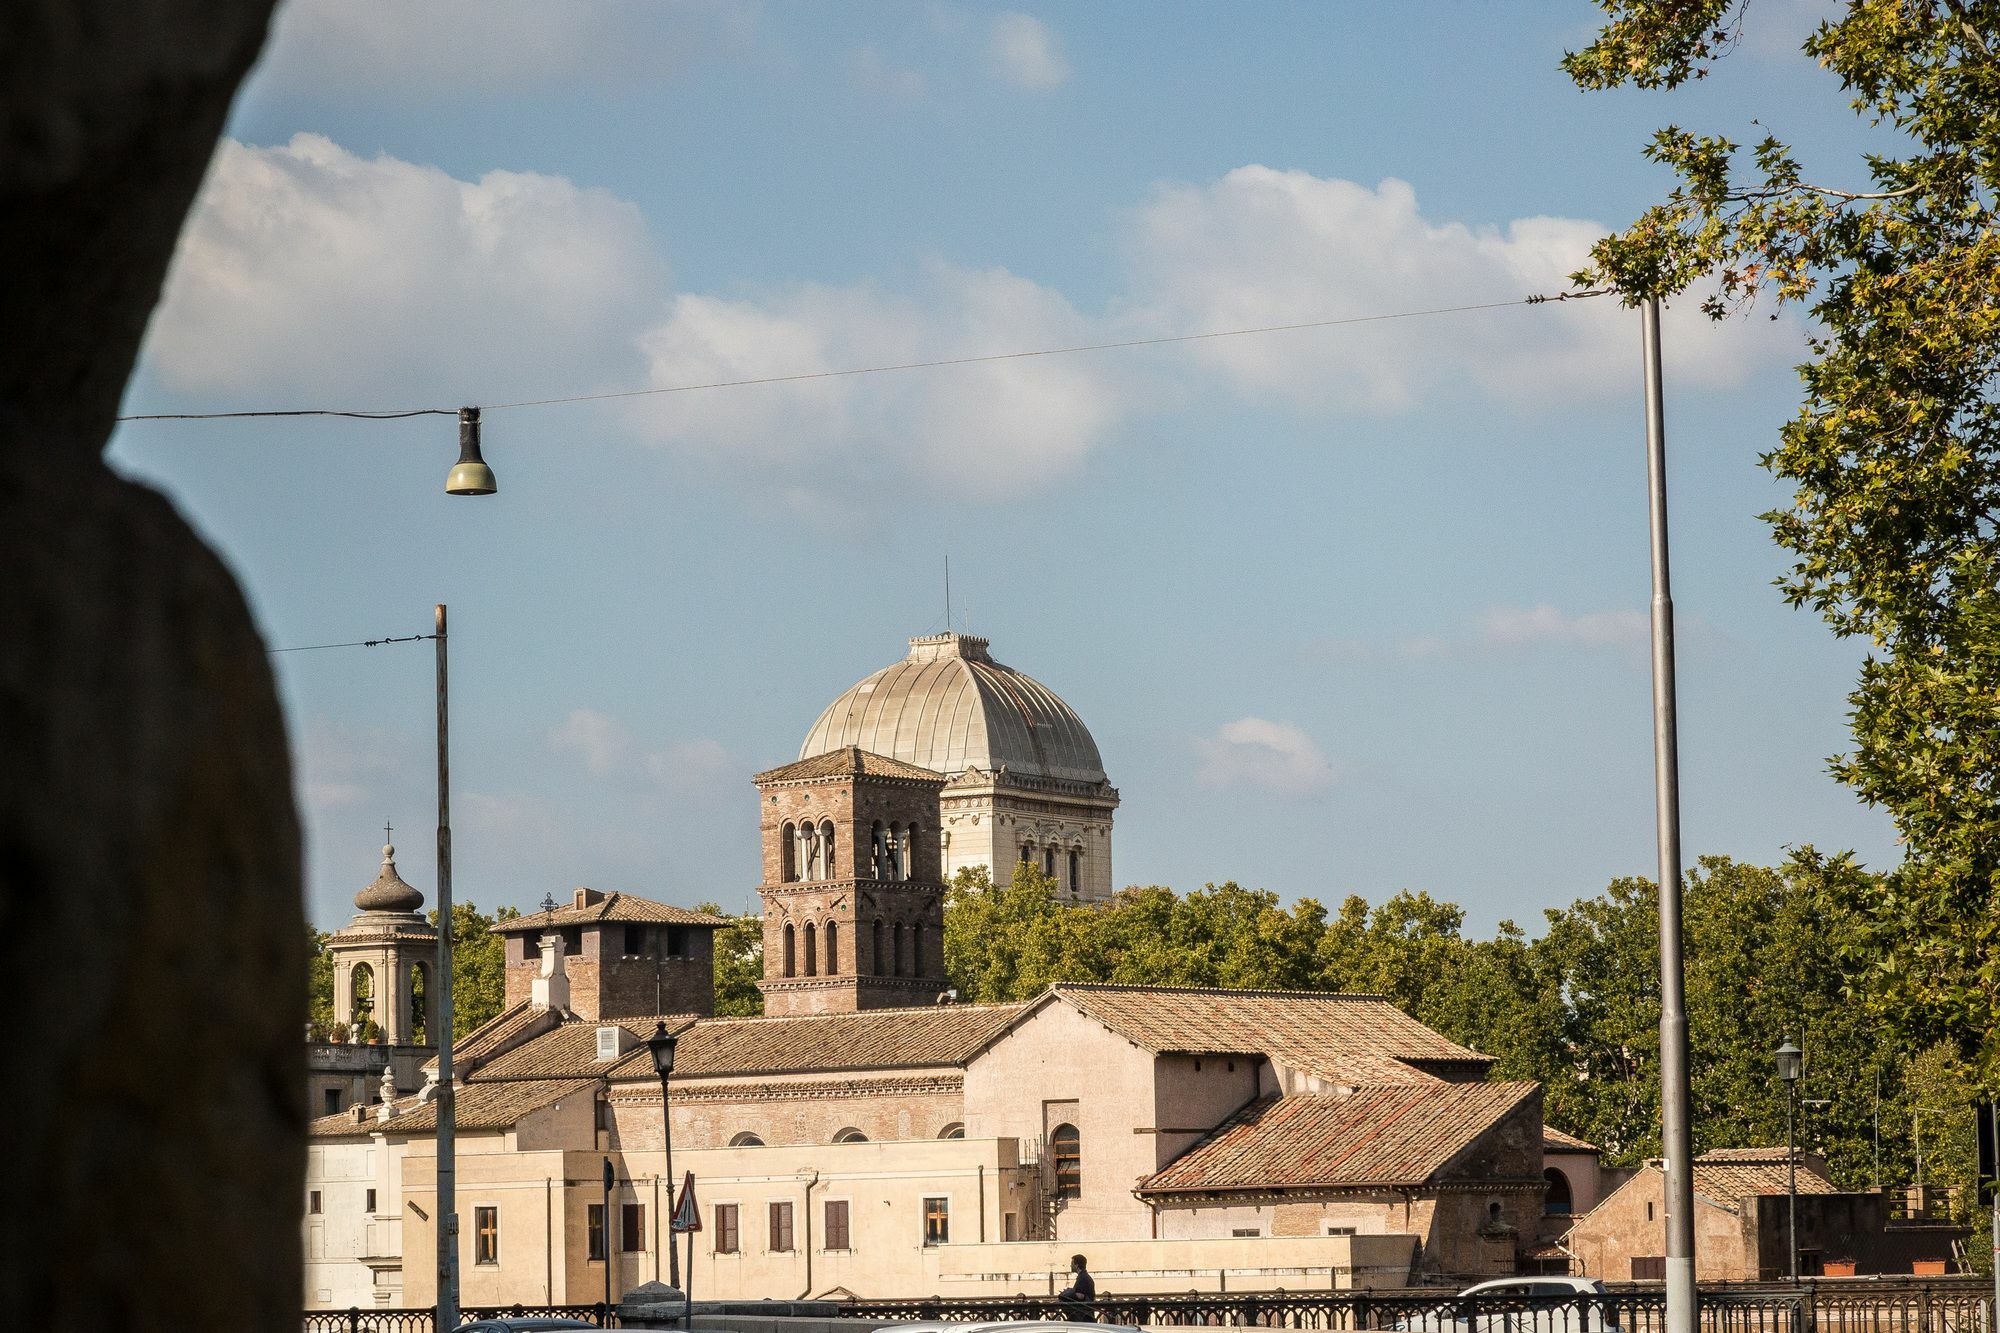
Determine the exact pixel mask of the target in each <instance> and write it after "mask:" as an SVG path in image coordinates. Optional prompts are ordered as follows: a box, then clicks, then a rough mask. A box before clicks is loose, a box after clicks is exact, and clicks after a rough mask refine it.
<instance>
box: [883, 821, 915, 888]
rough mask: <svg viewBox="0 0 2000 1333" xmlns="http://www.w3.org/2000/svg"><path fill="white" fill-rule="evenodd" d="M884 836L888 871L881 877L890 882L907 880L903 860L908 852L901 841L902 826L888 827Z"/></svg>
mask: <svg viewBox="0 0 2000 1333" xmlns="http://www.w3.org/2000/svg"><path fill="white" fill-rule="evenodd" d="M885 836H886V837H887V838H888V848H889V859H888V863H887V864H888V867H889V869H888V871H887V872H886V873H885V874H884V876H883V877H884V878H885V879H890V880H901V879H907V878H909V875H908V872H907V869H906V864H905V861H904V859H903V858H904V853H905V852H906V851H907V850H908V848H907V844H905V843H904V841H903V826H902V825H901V824H891V825H889V829H888V832H887V834H886V835H885Z"/></svg>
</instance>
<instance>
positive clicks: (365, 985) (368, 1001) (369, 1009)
mask: <svg viewBox="0 0 2000 1333" xmlns="http://www.w3.org/2000/svg"><path fill="white" fill-rule="evenodd" d="M349 984H350V985H351V986H352V987H353V992H354V1007H353V1009H352V1010H351V1011H350V1012H349V1013H348V1015H347V1024H348V1026H349V1027H354V1028H358V1027H360V1026H361V1025H362V1024H363V1023H366V1022H368V1021H369V1019H371V1018H372V1017H374V1014H375V969H374V968H372V967H370V966H368V964H366V963H356V964H355V965H354V976H353V980H352V981H351V982H350V983H349ZM355 1036H356V1037H357V1038H359V1037H361V1036H362V1034H361V1033H358V1032H357V1033H356V1034H355Z"/></svg>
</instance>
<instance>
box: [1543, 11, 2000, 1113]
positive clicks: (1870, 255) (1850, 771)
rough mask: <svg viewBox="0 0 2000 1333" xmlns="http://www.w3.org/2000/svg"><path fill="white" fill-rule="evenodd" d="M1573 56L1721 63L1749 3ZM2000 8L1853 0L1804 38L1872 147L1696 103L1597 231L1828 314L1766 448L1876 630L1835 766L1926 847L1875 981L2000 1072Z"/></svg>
mask: <svg viewBox="0 0 2000 1333" xmlns="http://www.w3.org/2000/svg"><path fill="white" fill-rule="evenodd" d="M1599 3H1600V6H1601V7H1602V8H1603V9H1604V10H1605V11H1606V16H1607V17H1606V22H1605V24H1604V26H1603V28H1602V30H1601V31H1600V33H1599V34H1598V37H1597V39H1596V40H1595V41H1594V42H1592V43H1591V44H1590V45H1589V46H1587V47H1585V48H1584V49H1583V50H1581V51H1577V52H1573V53H1571V54H1570V55H1569V56H1567V57H1566V58H1565V60H1564V62H1563V65H1564V68H1565V69H1566V70H1567V71H1568V72H1569V74H1570V75H1571V77H1572V78H1573V79H1574V80H1575V81H1576V82H1577V83H1578V84H1579V85H1580V86H1582V87H1584V88H1586V89H1604V88H1614V87H1617V86H1619V85H1622V84H1631V85H1634V86H1636V87H1640V88H1656V89H1671V88H1674V87H1676V86H1678V85H1680V84H1682V83H1684V82H1686V81H1687V80H1690V79H1698V78H1702V77H1704V76H1705V75H1707V74H1708V73H1709V72H1710V70H1711V69H1712V68H1713V67H1714V65H1715V63H1716V62H1717V61H1718V60H1720V59H1723V58H1725V57H1726V56H1727V54H1728V52H1729V51H1730V49H1731V48H1732V47H1733V46H1734V45H1735V43H1736V40H1737V38H1738V37H1739V36H1740V34H1741V30H1742V29H1741V24H1742V20H1743V17H1744V10H1745V8H1746V5H1747V0H1693V2H1690V0H1599ZM1997 50H2000V6H1996V5H1995V4H1993V3H1991V0H1848V2H1847V3H1846V4H1844V5H1842V6H1840V7H1839V9H1838V10H1837V11H1836V12H1835V13H1834V15H1833V16H1832V17H1831V18H1829V19H1827V20H1826V21H1824V22H1822V23H1821V24H1820V25H1819V26H1818V27H1817V29H1816V30H1815V31H1814V32H1813V34H1812V36H1811V37H1810V38H1808V39H1807V40H1806V42H1805V44H1804V47H1803V54H1804V55H1805V56H1806V57H1807V58H1809V59H1811V60H1813V61H1816V62H1817V63H1818V64H1819V65H1821V66H1823V67H1824V68H1826V69H1827V70H1830V71H1831V72H1832V73H1833V74H1834V75H1835V76H1836V77H1837V78H1838V80H1839V82H1840V85H1841V87H1842V89H1843V90H1844V92H1845V94H1846V96H1847V99H1848V108H1849V109H1850V110H1851V111H1852V113H1853V114H1854V115H1856V116H1858V117H1859V118H1860V119H1861V121H1862V122H1863V125H1864V129H1863V133H1864V135H1865V136H1867V138H1868V140H1869V141H1870V144H1871V147H1872V149H1873V151H1868V152H1865V153H1862V154H1860V155H1859V156H1858V157H1857V159H1856V160H1855V161H1853V162H1852V163H1851V164H1850V166H1849V169H1848V170H1849V175H1848V176H1847V177H1846V178H1842V179H1823V180H1814V179H1808V178H1807V175H1806V172H1805V170H1804V168H1803V167H1802V165H1801V164H1800V162H1799V160H1798V158H1797V156H1796V155H1795V154H1794V153H1793V151H1792V150H1791V149H1790V147H1788V145H1787V144H1786V143H1785V142H1784V141H1783V140H1782V139H1781V138H1780V137H1779V129H1781V128H1782V127H1778V128H1777V129H1761V130H1759V131H1758V134H1759V137H1758V139H1757V142H1756V143H1755V144H1754V145H1752V146H1751V147H1749V148H1748V149H1747V150H1746V149H1745V148H1744V147H1743V146H1742V145H1740V144H1739V143H1737V142H1736V141H1734V140H1732V139H1731V138H1729V137H1728V136H1727V135H1726V134H1702V133H1696V132H1694V131H1691V130H1687V129H1683V128H1681V127H1679V126H1669V127H1667V128H1665V129H1662V130H1660V131H1659V133H1658V134H1656V135H1655V136H1654V138H1653V141H1652V143H1651V145H1650V146H1649V147H1648V148H1647V149H1646V153H1647V155H1648V156H1649V157H1651V158H1652V159H1653V160H1654V161H1656V162H1659V163H1661V164H1663V165H1665V166H1667V167H1668V168H1670V169H1671V170H1672V171H1673V173H1674V174H1675V176H1676V177H1677V184H1676V185H1675V186H1674V187H1673V188H1672V189H1671V191H1670V192H1669V193H1668V194H1667V195H1666V197H1665V198H1664V199H1663V200H1662V201H1661V202H1660V203H1658V204H1656V205H1655V206H1653V207H1651V208H1649V209H1647V210H1646V211H1645V212H1644V213H1642V214H1641V215H1640V216H1639V217H1638V219H1636V220H1635V221H1634V222H1633V223H1632V225H1631V226H1629V227H1627V228H1625V229H1624V230H1622V231H1620V232H1618V233H1616V234H1614V235H1611V236H1608V237H1606V238H1605V239H1603V240H1602V241H1600V242H1599V243H1598V245H1597V246H1596V247H1595V249H1594V250H1593V251H1592V253H1591V262H1590V265H1589V267H1588V268H1587V269H1585V270H1584V271H1583V272H1581V273H1579V274H1577V275H1576V277H1577V281H1578V282H1580V283H1586V284H1592V285H1598V284H1602V285H1608V286H1610V287H1612V288H1614V289H1616V290H1617V291H1618V292H1620V293H1622V294H1623V295H1624V296H1625V297H1626V298H1627V299H1628V300H1634V301H1636V300H1640V299H1644V298H1662V299H1665V298H1672V297H1676V296H1679V295H1682V294H1683V293H1692V294H1693V296H1694V297H1696V298H1698V299H1699V300H1700V301H1701V303H1702V306H1703V309H1704V310H1706V311H1707V313H1708V314H1709V315H1710V316H1712V317H1714V318H1717V319H1721V318H1725V317H1727V316H1730V315H1732V314H1736V313H1740V312H1743V311H1745V310H1747V309H1748V308H1750V307H1751V306H1753V305H1754V304H1755V303H1757V302H1758V301H1759V300H1760V299H1761V300H1767V301H1769V302H1771V303H1773V304H1776V305H1784V304H1787V303H1798V304H1799V305H1801V306H1802V307H1803V308H1804V309H1805V310H1806V312H1807V314H1808V316H1809V320H1810V341H1809V344H1808V349H1807V350H1808V359H1807V361H1806V362H1805V364H1803V365H1802V366H1800V367H1799V374H1800V377H1801V380H1802V382H1803V389H1804V394H1803V399H1802V402H1801V405H1800V407H1799V410H1798V412H1797V414H1796V415H1795V416H1794V417H1793V418H1792V419H1791V420H1790V421H1788V422H1786V423H1784V425H1783V426H1782V427H1781V428H1780V429H1779V430H1778V431H1777V439H1776V443H1775V445H1774V447H1773V448H1772V449H1771V450H1770V451H1769V452H1768V453H1767V454H1765V455H1764V457H1763V462H1764V465H1765V466H1766V467H1768V468H1769V469H1770V470H1771V471H1772V472H1773V473H1775V474H1776V475H1777V476H1778V477H1780V478H1782V479H1783V480H1785V481H1787V482H1789V483H1790V484H1791V485H1792V486H1793V487H1794V493H1793V500H1792V505H1791V507H1790V508H1788V509H1785V510H1781V511H1778V512H1776V513H1772V514H1770V515H1767V516H1766V517H1767V518H1768V520H1769V522H1770V523H1771V525H1772V529H1773V531H1774V533H1775V535H1776V538H1777V541H1778V543H1779V545H1780V546H1781V547H1783V549H1785V550H1786V551H1787V552H1788V553H1789V554H1790V555H1791V557H1792V566H1791V569H1790V571H1789V572H1788V574H1787V575H1786V576H1785V577H1784V579H1782V580H1781V582H1780V586H1781V588H1782V589H1783V591H1784V594H1785V596H1786V597H1787V598H1788V599H1789V600H1790V601H1791V602H1792V603H1793V604H1794V605H1797V606H1804V607H1810V608H1812V609H1813V610H1815V611H1817V612H1818V613H1819V614H1820V615H1821V616H1823V617H1824V618H1825V619H1826V621H1827V623H1828V624H1829V625H1831V626H1832V628H1833V630H1834V632H1835V633H1836V634H1838V635H1842V636H1846V637H1853V638H1857V639H1860V640H1861V641H1863V642H1864V643H1866V644H1868V645H1869V648H1870V652H1869V655H1868V658H1867V660H1866V662H1865V664H1864V665H1863V667H1862V669H1861V673H1860V678H1859V680H1858V682H1857V684H1856V686H1855V689H1854V692H1853V694H1852V696H1851V703H1852V705H1853V708H1852V728H1851V730H1852V740H1853V746H1852V750H1851V751H1850V753H1848V754H1847V755H1845V756H1842V757H1841V758H1839V759H1837V760H1835V761H1834V765H1833V768H1834V772H1835V774H1836V775H1837V776H1838V777H1839V778H1840V780H1841V781H1843V782H1845V783H1847V784H1848V785H1849V786H1851V787H1852V788H1854V790H1855V791H1857V792H1858V793H1859V794H1860V795H1861V796H1862V797H1863V798H1864V799H1865V800H1867V801H1868V802H1870V803H1871V804H1874V805H1877V806H1880V807H1881V808H1883V809H1885V810H1886V811H1888V812H1889V814H1890V815H1892V816H1893V817H1894V819H1895V821H1896V825H1897V828H1898V830H1899V831H1900V833H1901V834H1902V836H1903V840H1904V844H1905V846H1906V848H1907V854H1908V860H1907V863H1906V865H1905V866H1904V867H1903V868H1902V869H1900V870H1899V871H1898V872H1897V873H1895V874H1893V875H1890V876H1888V877H1887V878H1884V879H1881V880H1879V881H1876V882H1875V883H1873V884H1872V885H1871V886H1870V892H1869V893H1868V894H1867V895H1866V896H1865V897H1864V898H1863V899H1861V900H1859V901H1857V902H1856V903H1854V904H1853V906H1854V909H1855V913H1856V919H1855V921H1854V923H1853V924H1854V927H1855V929H1854V931H1853V933H1852V934H1851V935H1850V936H1849V937H1848V939H1847V944H1848V946H1849V948H1850V953H1849V956H1848V962H1849V964H1850V972H1851V973H1852V974H1853V975H1854V977H1855V979H1856V982H1857V995H1858V996H1859V997H1861V998H1863V999H1865V1000H1866V1001H1868V1002H1869V1003H1871V1004H1872V1005H1873V1006H1874V1007H1875V1009H1876V1010H1877V1011H1878V1012H1879V1013H1881V1014H1882V1015H1884V1016H1885V1017H1890V1018H1893V1019H1894V1020H1895V1022H1896V1024H1897V1026H1898V1028H1899V1030H1900V1031H1903V1032H1904V1033H1906V1034H1908V1035H1909V1036H1910V1037H1912V1038H1913V1039H1916V1040H1919V1042H1920V1043H1921V1044H1925V1045H1928V1044H1931V1043H1944V1044H1945V1045H1947V1046H1949V1047H1951V1048H1954V1049H1956V1050H1958V1051H1959V1053H1960V1055H1961V1057H1962V1058H1966V1059H1968V1060H1970V1061H1972V1062H1973V1064H1974V1065H1975V1067H1976V1068H1978V1069H1979V1071H1980V1072H1981V1074H1982V1075H1983V1082H1984V1083H1985V1085H1986V1086H1987V1087H1989V1088H1992V1087H2000V894H1996V893H1995V889H1996V885H2000V707H1996V703H2000V526H1997V525H1996V522H1995V501H1996V497H2000V406H1997V405H1996V403H1995V401H1994V383H1995V380H1994V377H1995V372H1996V369H1997V368H2000V236H1996V234H1995V229H1994V222H1995V208H1996V193H1995V192H1996V188H2000V55H1996V51H1997Z"/></svg>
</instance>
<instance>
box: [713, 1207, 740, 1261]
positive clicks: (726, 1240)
mask: <svg viewBox="0 0 2000 1333" xmlns="http://www.w3.org/2000/svg"><path fill="white" fill-rule="evenodd" d="M715 1252H716V1253H717V1254H734V1253H736V1205H735V1204H733V1203H718V1204H717V1205H715Z"/></svg>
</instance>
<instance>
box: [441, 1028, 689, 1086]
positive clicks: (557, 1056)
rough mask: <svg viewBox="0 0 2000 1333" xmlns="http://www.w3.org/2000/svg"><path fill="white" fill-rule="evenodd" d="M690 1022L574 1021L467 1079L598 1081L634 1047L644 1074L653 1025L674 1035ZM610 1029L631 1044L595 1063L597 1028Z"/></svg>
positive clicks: (648, 1064) (649, 1064) (649, 1068)
mask: <svg viewBox="0 0 2000 1333" xmlns="http://www.w3.org/2000/svg"><path fill="white" fill-rule="evenodd" d="M694 1021H695V1015H693V1014H665V1015H657V1016H648V1017H645V1018H617V1019H608V1020H606V1021H605V1022H602V1023H594V1022H590V1021H588V1020H586V1019H575V1020H573V1021H571V1022H568V1023H564V1024H563V1025H562V1026H561V1027H558V1028H556V1029H554V1030H553V1031H549V1032H544V1033H542V1034H541V1035H540V1036H538V1037H535V1038H533V1039H531V1040H529V1041H525V1042H523V1043H521V1044H520V1045H519V1046H516V1047H515V1048H514V1049H513V1050H511V1051H508V1052H506V1053H505V1054H502V1055H497V1056H495V1057H494V1058H493V1059H491V1060H489V1061H487V1062H486V1063H485V1064H483V1065H481V1066H479V1068H478V1069H477V1070H475V1071H474V1072H473V1073H471V1074H470V1075H468V1077H469V1078H470V1079H471V1080H472V1081H473V1082H475V1083H497V1082H502V1081H505V1080H508V1079H549V1078H602V1077H603V1076H605V1075H606V1074H608V1073H610V1072H611V1071H612V1070H613V1069H615V1068H617V1067H618V1066H619V1065H621V1064H623V1063H624V1061H625V1060H626V1058H627V1057H628V1056H630V1055H631V1054H633V1052H634V1050H635V1049H636V1051H637V1053H638V1054H639V1055H640V1056H641V1057H642V1058H641V1060H640V1061H639V1063H640V1064H641V1065H643V1066H644V1069H645V1072H646V1073H648V1074H650V1073H652V1070H653V1057H652V1054H651V1052H649V1051H648V1050H647V1049H646V1047H645V1040H646V1038H647V1037H650V1036H652V1035H653V1027H654V1025H655V1024H657V1023H661V1022H664V1023H665V1024H666V1025H667V1031H669V1032H672V1033H674V1034H675V1035H676V1036H678V1035H680V1034H681V1033H682V1032H684V1031H685V1030H686V1029H687V1028H688V1027H689V1026H690V1025H691V1024H692V1023H693V1022H694ZM612 1026H616V1027H622V1028H624V1029H625V1030H626V1031H627V1032H629V1033H631V1034H632V1036H633V1038H634V1040H635V1041H636V1042H637V1045H636V1047H635V1046H634V1044H633V1043H632V1042H627V1043H626V1049H625V1050H623V1051H621V1052H619V1054H618V1056H617V1058H616V1059H612V1060H599V1059H598V1058H597V1030H598V1029H599V1028H602V1027H612Z"/></svg>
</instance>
